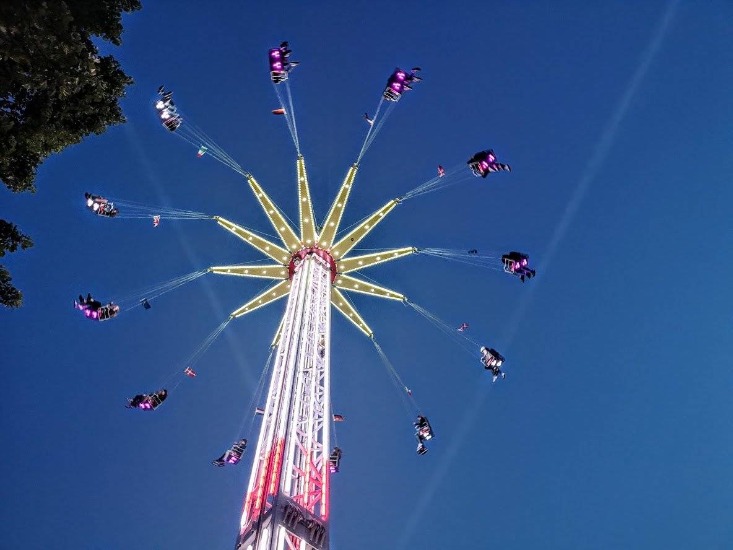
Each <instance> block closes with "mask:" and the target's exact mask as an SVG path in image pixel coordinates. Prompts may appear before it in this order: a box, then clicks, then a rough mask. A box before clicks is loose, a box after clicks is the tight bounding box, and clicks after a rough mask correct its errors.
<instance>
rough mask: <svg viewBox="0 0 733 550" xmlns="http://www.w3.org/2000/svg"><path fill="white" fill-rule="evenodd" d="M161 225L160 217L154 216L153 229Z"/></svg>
mask: <svg viewBox="0 0 733 550" xmlns="http://www.w3.org/2000/svg"><path fill="white" fill-rule="evenodd" d="M159 225H160V216H153V227H158V226H159Z"/></svg>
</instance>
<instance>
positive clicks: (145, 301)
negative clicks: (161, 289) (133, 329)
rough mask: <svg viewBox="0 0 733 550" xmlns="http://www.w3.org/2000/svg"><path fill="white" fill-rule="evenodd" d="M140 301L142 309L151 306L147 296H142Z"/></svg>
mask: <svg viewBox="0 0 733 550" xmlns="http://www.w3.org/2000/svg"><path fill="white" fill-rule="evenodd" d="M140 303H141V304H142V306H143V309H150V308H151V307H153V306H151V305H150V302H148V299H147V298H143V301H142V302H140Z"/></svg>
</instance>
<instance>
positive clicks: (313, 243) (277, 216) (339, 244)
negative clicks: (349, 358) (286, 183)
mask: <svg viewBox="0 0 733 550" xmlns="http://www.w3.org/2000/svg"><path fill="white" fill-rule="evenodd" d="M358 169H359V166H358V164H354V165H353V166H351V167H350V168H349V171H348V172H347V173H346V177H345V178H344V181H343V183H342V184H341V187H340V188H339V191H338V193H337V194H336V198H335V199H334V201H333V203H332V204H331V208H330V209H329V211H328V214H327V215H326V219H325V220H324V222H323V225H322V226H321V228H320V233H319V228H318V226H317V225H316V222H315V219H314V215H313V203H312V201H311V195H310V187H309V185H308V174H307V172H306V170H305V160H304V159H303V156H302V155H300V156H298V161H297V174H298V210H299V226H300V227H299V230H300V233H299V234H296V232H295V231H294V230H293V228H292V227H290V224H289V223H288V222H287V220H286V219H285V216H284V215H283V214H282V213H281V212H280V209H279V208H278V207H277V205H276V204H275V203H274V202H273V201H272V199H270V197H268V196H267V193H265V191H264V190H263V189H262V187H261V186H260V184H259V183H257V181H256V180H255V179H254V177H253V176H251V175H248V176H247V181H248V182H249V186H250V188H251V189H252V192H253V193H254V194H255V197H256V198H257V201H258V202H259V203H260V206H262V209H263V211H264V212H265V215H266V216H267V219H269V220H270V223H271V224H272V227H273V228H274V229H275V232H276V233H277V235H278V237H279V239H280V241H281V244H276V243H273V242H271V241H269V240H267V239H265V238H263V237H260V236H259V235H258V234H256V233H254V232H253V231H250V230H249V229H246V228H244V227H242V226H240V225H237V224H235V223H233V222H230V221H229V220H226V219H224V218H221V217H218V216H216V217H215V218H214V219H215V220H216V222H217V223H218V224H219V225H221V226H222V227H224V228H225V229H228V230H229V231H231V232H232V233H234V234H235V235H236V236H237V237H239V238H240V239H242V240H243V241H245V242H246V243H248V244H249V245H251V246H252V247H253V248H255V249H256V250H258V251H260V252H262V253H263V254H264V255H265V256H268V257H269V258H271V259H272V260H273V261H274V262H275V263H274V264H269V265H260V264H257V265H222V266H214V267H211V268H209V271H212V272H213V273H217V274H219V275H236V276H239V277H255V278H259V279H276V280H277V281H278V282H277V283H276V284H274V285H273V286H272V287H270V288H268V289H266V290H264V291H263V292H261V293H260V294H258V295H257V296H255V297H254V298H252V299H251V300H250V301H249V302H247V303H245V304H243V305H242V306H241V307H239V308H238V309H236V310H235V311H233V312H232V314H231V317H232V318H234V317H241V316H242V315H246V314H248V313H251V312H252V311H254V310H256V309H259V308H261V307H263V306H266V305H267V304H270V303H272V302H274V301H275V300H277V299H279V298H282V297H284V296H286V295H287V294H288V293H289V292H290V276H291V273H290V261H291V259H292V258H293V256H294V255H295V254H297V253H298V252H300V251H303V250H311V251H312V250H313V249H317V250H321V251H325V252H326V253H327V254H328V255H330V256H331V258H333V260H334V263H333V264H332V265H334V264H335V266H336V273H335V274H333V288H332V290H331V303H332V304H333V305H334V307H336V309H337V310H339V311H340V312H341V313H342V314H343V315H344V317H346V318H347V319H348V320H349V321H351V322H352V323H353V324H354V325H355V326H356V327H357V328H358V329H359V330H360V331H361V332H363V333H364V334H366V335H367V336H368V337H370V338H372V337H373V332H372V330H371V329H370V328H369V325H367V324H366V322H365V321H364V319H363V318H362V317H361V315H359V313H358V312H357V311H356V309H355V308H354V306H353V305H352V304H351V303H350V302H349V300H348V299H347V298H346V296H345V295H344V294H343V293H342V292H341V291H342V290H346V291H350V292H360V293H362V294H369V295H371V296H376V297H379V298H386V299H389V300H399V301H405V300H407V298H406V297H405V296H404V295H402V294H400V293H399V292H395V291H393V290H390V289H388V288H385V287H382V286H379V285H376V284H373V283H371V282H368V281H364V280H362V279H358V278H356V277H353V276H351V275H347V273H351V272H354V271H357V270H361V269H365V268H367V267H370V266H373V265H376V264H381V263H384V262H389V261H392V260H396V259H397V258H402V257H403V256H406V255H408V254H413V253H416V252H417V249H416V248H414V247H404V248H395V249H393V250H384V251H381V252H374V253H371V254H365V255H363V256H351V257H348V253H349V252H350V251H351V250H352V249H353V248H354V247H355V246H356V245H357V244H358V243H359V242H360V241H361V240H362V239H363V238H364V237H366V236H367V235H368V234H369V232H370V231H372V230H373V229H374V228H375V227H376V226H377V225H378V224H379V223H380V222H381V221H382V220H383V219H384V218H386V217H387V215H388V214H389V213H390V212H391V211H392V210H393V209H394V207H395V206H397V205H398V204H399V203H400V201H399V199H393V200H391V201H389V202H387V204H385V205H384V206H382V207H381V208H379V209H378V210H376V211H375V212H374V213H372V214H371V215H369V216H367V218H365V219H364V221H362V222H361V223H359V224H358V225H357V226H356V227H354V228H353V229H352V230H351V231H349V232H348V233H347V234H346V235H345V236H344V237H343V238H341V239H340V240H338V241H336V235H337V233H338V230H339V226H340V224H341V218H342V216H343V213H344V210H345V209H346V205H347V204H348V201H349V196H350V193H351V188H352V186H353V185H354V180H355V179H356V173H357V171H358ZM321 253H322V252H321ZM279 330H280V329H278V332H279ZM277 338H278V335H277V334H276V335H275V341H277Z"/></svg>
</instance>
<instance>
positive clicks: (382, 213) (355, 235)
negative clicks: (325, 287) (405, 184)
mask: <svg viewBox="0 0 733 550" xmlns="http://www.w3.org/2000/svg"><path fill="white" fill-rule="evenodd" d="M399 203H400V199H392V200H391V201H389V202H388V203H387V204H385V205H384V206H382V208H380V209H379V210H377V211H375V212H374V213H373V214H372V215H370V216H369V217H368V218H367V219H366V220H364V221H363V222H361V223H360V224H359V225H357V226H356V227H355V228H354V229H352V230H351V231H350V232H349V233H348V234H347V235H346V236H345V237H344V238H343V239H341V240H340V241H339V242H337V243H336V244H335V245H333V247H332V248H331V256H333V259H334V260H336V261H338V260H339V259H341V258H343V257H344V256H345V255H346V254H347V253H348V252H349V250H351V249H352V248H354V247H355V246H356V245H357V244H359V241H361V240H362V239H363V238H364V237H366V236H367V235H368V234H369V233H370V232H371V230H372V229H374V228H375V227H376V226H377V224H379V222H381V221H382V220H383V219H384V218H386V217H387V214H389V213H390V212H391V211H392V210H393V209H394V207H395V206H397V205H398V204H399Z"/></svg>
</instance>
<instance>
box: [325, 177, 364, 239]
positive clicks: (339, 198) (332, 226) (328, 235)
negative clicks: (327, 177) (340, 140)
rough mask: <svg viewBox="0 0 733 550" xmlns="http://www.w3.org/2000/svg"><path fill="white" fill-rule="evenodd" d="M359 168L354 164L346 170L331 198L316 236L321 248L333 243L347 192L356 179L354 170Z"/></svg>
mask: <svg viewBox="0 0 733 550" xmlns="http://www.w3.org/2000/svg"><path fill="white" fill-rule="evenodd" d="M358 170H359V165H358V164H354V165H353V166H351V167H350V168H349V171H348V172H346V177H345V178H344V181H343V183H342V184H341V187H340V188H339V192H338V193H337V194H336V198H335V199H334V200H333V204H332V205H331V208H330V209H329V211H328V214H327V215H326V219H325V221H324V222H323V228H322V229H321V234H320V236H319V237H318V239H319V241H318V246H320V247H321V248H329V247H330V246H331V245H332V244H333V239H334V238H335V237H336V233H337V232H338V229H339V225H340V224H341V216H343V213H344V209H345V208H346V203H347V202H348V200H349V193H351V187H352V186H353V184H354V179H356V172H357V171H358Z"/></svg>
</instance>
